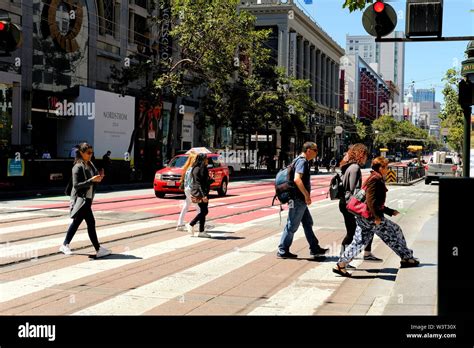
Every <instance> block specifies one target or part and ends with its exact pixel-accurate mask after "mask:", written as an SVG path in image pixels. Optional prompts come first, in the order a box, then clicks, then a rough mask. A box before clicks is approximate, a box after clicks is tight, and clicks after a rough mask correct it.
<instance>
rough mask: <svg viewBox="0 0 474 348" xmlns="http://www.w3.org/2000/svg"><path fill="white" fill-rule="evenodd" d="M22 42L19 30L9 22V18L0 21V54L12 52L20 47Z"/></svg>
mask: <svg viewBox="0 0 474 348" xmlns="http://www.w3.org/2000/svg"><path fill="white" fill-rule="evenodd" d="M21 41H22V34H21V29H20V28H19V27H18V26H17V25H16V24H13V23H11V22H10V19H9V18H2V19H1V20H0V52H1V51H3V52H6V53H9V52H12V51H15V50H16V49H17V48H18V47H20V45H21Z"/></svg>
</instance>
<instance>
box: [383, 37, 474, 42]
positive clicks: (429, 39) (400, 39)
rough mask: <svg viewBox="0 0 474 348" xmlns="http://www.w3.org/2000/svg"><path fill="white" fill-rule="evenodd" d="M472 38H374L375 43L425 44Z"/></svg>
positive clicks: (473, 38)
mask: <svg viewBox="0 0 474 348" xmlns="http://www.w3.org/2000/svg"><path fill="white" fill-rule="evenodd" d="M471 40H474V36H452V37H420V38H401V37H393V38H383V39H382V38H375V42H426V41H471Z"/></svg>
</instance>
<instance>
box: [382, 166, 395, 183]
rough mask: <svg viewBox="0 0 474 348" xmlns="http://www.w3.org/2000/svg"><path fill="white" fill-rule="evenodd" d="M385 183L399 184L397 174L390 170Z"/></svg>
mask: <svg viewBox="0 0 474 348" xmlns="http://www.w3.org/2000/svg"><path fill="white" fill-rule="evenodd" d="M385 182H387V183H389V182H397V174H396V173H395V171H394V170H393V169H389V170H388V172H387V175H386V177H385Z"/></svg>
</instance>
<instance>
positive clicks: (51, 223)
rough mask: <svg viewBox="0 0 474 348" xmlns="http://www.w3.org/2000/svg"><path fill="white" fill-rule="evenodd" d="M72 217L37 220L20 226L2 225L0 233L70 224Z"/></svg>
mask: <svg viewBox="0 0 474 348" xmlns="http://www.w3.org/2000/svg"><path fill="white" fill-rule="evenodd" d="M71 221H72V220H71V219H70V218H68V219H59V220H58V219H54V220H52V221H43V222H35V224H34V225H31V224H25V225H18V226H9V227H0V235H1V234H7V233H16V232H24V231H31V230H36V229H40V228H48V227H56V226H62V225H68V224H70V223H71Z"/></svg>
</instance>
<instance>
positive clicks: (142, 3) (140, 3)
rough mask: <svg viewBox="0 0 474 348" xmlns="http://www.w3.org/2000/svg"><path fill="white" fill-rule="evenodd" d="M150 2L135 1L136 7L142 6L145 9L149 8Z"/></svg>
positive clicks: (144, 0) (143, 0)
mask: <svg viewBox="0 0 474 348" xmlns="http://www.w3.org/2000/svg"><path fill="white" fill-rule="evenodd" d="M147 3H148V0H135V5H137V6H140V7H142V8H144V9H147V8H148V4H147Z"/></svg>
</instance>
